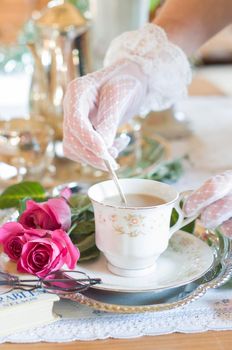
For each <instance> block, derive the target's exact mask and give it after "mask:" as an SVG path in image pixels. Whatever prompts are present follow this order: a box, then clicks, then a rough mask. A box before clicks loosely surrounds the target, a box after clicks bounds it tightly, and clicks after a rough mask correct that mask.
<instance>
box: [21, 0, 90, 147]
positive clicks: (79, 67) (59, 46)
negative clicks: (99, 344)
mask: <svg viewBox="0 0 232 350" xmlns="http://www.w3.org/2000/svg"><path fill="white" fill-rule="evenodd" d="M34 24H35V30H36V40H34V41H33V42H28V43H27V45H28V47H29V49H30V51H31V53H32V56H33V58H34V72H33V76H32V81H31V89H30V97H29V98H30V113H31V118H37V117H38V116H43V117H44V118H45V120H46V122H47V123H48V124H50V125H51V126H52V127H53V129H54V130H55V139H56V140H61V139H62V123H63V98H64V94H65V90H66V87H67V84H68V83H69V82H70V81H71V80H73V79H74V78H76V77H78V76H81V75H84V74H86V73H88V72H89V70H90V68H89V52H88V28H89V21H88V20H87V19H86V18H85V17H84V16H83V15H82V14H81V13H80V11H79V10H78V9H77V8H76V7H75V6H73V5H72V4H70V3H68V2H66V1H60V0H59V1H58V0H56V1H50V2H49V3H48V5H47V6H46V7H45V8H44V9H43V10H42V11H41V12H40V13H39V16H37V18H36V19H34Z"/></svg>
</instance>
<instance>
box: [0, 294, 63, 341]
mask: <svg viewBox="0 0 232 350" xmlns="http://www.w3.org/2000/svg"><path fill="white" fill-rule="evenodd" d="M59 299H60V298H59V297H58V296H57V295H55V294H50V293H46V292H43V291H40V290H35V291H22V290H14V291H11V292H9V293H6V294H0V336H5V335H9V334H13V333H15V332H16V331H22V330H27V329H29V328H34V327H37V326H41V325H45V324H48V323H51V322H54V321H56V320H58V319H59V316H58V315H56V314H55V313H54V312H53V304H54V302H55V301H58V300H59Z"/></svg>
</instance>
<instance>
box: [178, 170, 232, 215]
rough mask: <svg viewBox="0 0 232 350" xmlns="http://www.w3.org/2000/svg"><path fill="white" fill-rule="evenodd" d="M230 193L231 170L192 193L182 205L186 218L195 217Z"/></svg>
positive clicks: (213, 178)
mask: <svg viewBox="0 0 232 350" xmlns="http://www.w3.org/2000/svg"><path fill="white" fill-rule="evenodd" d="M231 191H232V170H229V171H226V172H225V173H223V174H221V175H216V176H214V177H212V178H211V179H209V180H208V181H206V182H205V183H204V184H203V185H202V186H201V187H200V188H199V189H198V190H197V191H195V192H193V194H192V195H190V196H189V198H188V199H187V200H186V202H185V204H184V211H185V213H186V214H187V215H188V216H190V215H195V214H197V213H199V212H200V211H201V210H202V209H203V208H205V207H207V206H208V205H210V204H212V203H213V202H215V201H217V200H218V199H220V198H223V197H224V196H226V195H227V194H228V193H230V192H231Z"/></svg>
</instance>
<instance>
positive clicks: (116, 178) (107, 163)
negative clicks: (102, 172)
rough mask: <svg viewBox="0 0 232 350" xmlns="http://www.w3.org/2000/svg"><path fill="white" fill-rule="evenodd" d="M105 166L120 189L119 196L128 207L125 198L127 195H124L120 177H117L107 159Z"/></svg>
mask: <svg viewBox="0 0 232 350" xmlns="http://www.w3.org/2000/svg"><path fill="white" fill-rule="evenodd" d="M105 165H106V167H107V169H108V171H109V173H110V174H111V177H112V179H113V181H114V183H115V185H116V187H117V189H118V192H119V195H120V198H121V201H122V203H123V204H124V205H125V206H126V205H127V202H126V197H125V195H124V193H123V190H122V187H121V185H120V183H119V179H118V177H117V175H116V172H115V171H114V169H113V168H112V166H111V164H110V162H109V161H108V160H106V159H105Z"/></svg>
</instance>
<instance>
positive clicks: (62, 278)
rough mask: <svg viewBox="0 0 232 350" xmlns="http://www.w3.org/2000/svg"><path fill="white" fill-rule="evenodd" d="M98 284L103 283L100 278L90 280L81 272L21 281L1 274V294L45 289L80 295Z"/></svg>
mask: <svg viewBox="0 0 232 350" xmlns="http://www.w3.org/2000/svg"><path fill="white" fill-rule="evenodd" d="M98 283H101V279H100V278H90V277H89V276H88V275H86V274H85V273H84V272H81V271H68V270H58V271H54V272H51V273H49V274H48V275H46V276H45V277H43V278H33V279H21V278H19V277H18V276H15V275H11V274H9V273H5V272H0V294H4V293H8V292H10V291H12V290H15V289H19V290H26V291H33V290H35V289H44V290H45V291H47V292H49V293H54V294H66V293H79V292H82V291H85V290H86V289H88V288H89V287H91V286H93V285H95V284H98Z"/></svg>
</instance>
